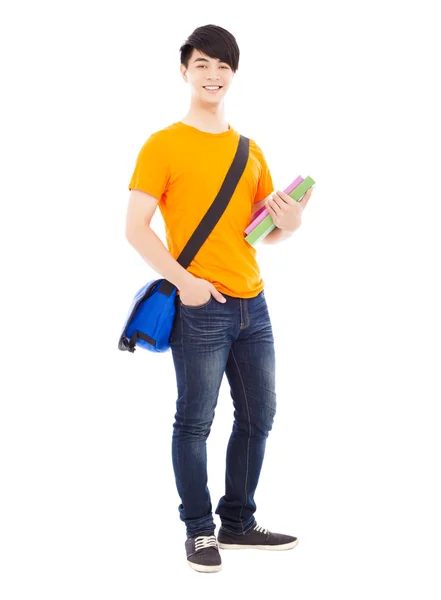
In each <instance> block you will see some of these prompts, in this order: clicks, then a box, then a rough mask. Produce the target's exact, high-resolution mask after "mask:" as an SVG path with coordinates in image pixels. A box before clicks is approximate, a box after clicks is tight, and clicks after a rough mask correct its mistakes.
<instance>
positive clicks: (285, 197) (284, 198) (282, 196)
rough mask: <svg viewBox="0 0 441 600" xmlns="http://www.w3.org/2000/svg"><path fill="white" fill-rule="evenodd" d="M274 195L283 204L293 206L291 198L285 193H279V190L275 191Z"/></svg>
mask: <svg viewBox="0 0 441 600" xmlns="http://www.w3.org/2000/svg"><path fill="white" fill-rule="evenodd" d="M276 194H277V196H278V197H279V198H280V199H281V201H282V202H283V203H284V204H290V205H293V204H294V202H295V200H294V199H293V198H291V196H290V195H289V194H285V192H281V191H280V190H277V192H276Z"/></svg>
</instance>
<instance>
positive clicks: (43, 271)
mask: <svg viewBox="0 0 441 600" xmlns="http://www.w3.org/2000/svg"><path fill="white" fill-rule="evenodd" d="M435 4H436V3H435V2H426V1H420V2H414V3H410V2H398V1H396V2H394V1H391V0H389V1H386V0H382V1H381V2H380V1H371V2H366V3H361V2H349V1H348V2H342V1H339V0H336V1H334V2H324V1H323V2H317V1H313V0H309V1H308V2H306V1H305V2H302V3H297V2H289V3H287V4H286V5H285V3H282V2H280V1H275V0H273V1H271V2H266V3H263V2H252V3H251V2H250V3H246V2H243V3H239V2H222V3H214V2H192V1H191V0H189V1H188V2H182V3H170V2H167V3H166V2H162V3H157V2H149V1H144V2H141V1H137V2H136V1H126V2H124V3H123V2H119V3H118V2H106V3H105V2H98V1H93V0H89V1H88V2H79V1H77V2H44V1H42V2H38V3H30V2H14V3H12V2H7V3H5V4H3V5H2V6H3V8H2V9H1V15H0V23H1V25H0V28H1V31H0V40H1V41H0V44H1V53H2V66H1V70H2V84H3V86H2V87H3V91H2V94H1V100H0V101H1V104H2V108H1V115H0V116H1V136H0V137H1V140H0V143H1V169H0V170H1V213H2V214H1V252H2V292H1V303H2V309H1V332H2V344H1V345H2V350H1V352H2V360H1V372H2V375H1V395H2V398H1V422H0V427H1V431H0V434H1V437H0V444H1V448H0V449H1V455H0V460H1V472H0V482H1V487H2V489H1V495H0V503H1V510H0V519H1V530H0V549H1V554H2V556H1V561H0V562H1V571H2V573H1V576H0V592H1V594H0V595H1V597H2V599H4V600H15V599H26V600H28V599H33V598H45V599H47V600H49V599H52V598H56V599H63V600H68V599H71V598H72V599H75V600H77V599H79V598H82V599H93V600H96V599H98V598H103V599H104V598H105V599H106V600H110V599H124V600H126V599H127V598H130V599H131V600H137V599H141V598H142V599H144V598H164V597H169V596H170V595H171V594H176V596H177V597H183V598H189V599H190V598H191V599H193V598H197V597H199V594H204V593H206V594H207V596H208V597H213V598H222V599H224V598H226V597H236V596H238V597H244V596H245V595H246V596H247V597H255V598H267V597H268V596H270V595H271V596H276V595H277V596H279V595H280V596H281V595H283V597H288V598H290V597H293V598H297V599H298V600H306V599H308V600H309V599H311V600H312V599H314V600H315V599H317V600H318V599H320V600H321V599H323V598H330V597H332V598H334V597H335V598H339V599H342V600H343V599H345V600H346V599H348V600H349V599H350V600H352V599H354V598H357V599H364V598H381V599H383V598H384V599H389V598H397V597H400V598H424V599H425V600H432V599H437V600H439V598H440V595H441V583H440V573H439V569H440V564H441V563H440V559H441V556H440V554H441V552H440V535H441V523H440V509H439V507H440V506H441V496H440V492H439V487H438V485H439V474H440V467H439V459H440V455H441V447H440V435H439V431H440V422H439V417H438V412H437V409H438V408H439V404H440V400H441V393H440V392H441V390H440V334H441V327H440V325H441V323H440V309H439V307H440V303H441V297H440V292H439V283H440V255H441V252H440V250H441V248H440V216H441V211H440V202H441V194H440V187H439V170H440V162H441V161H440V158H441V156H440V133H441V131H440V129H441V128H440V119H439V114H440V113H439V106H440V105H441V98H440V94H439V91H438V90H437V85H438V84H439V56H440V51H441V48H440V42H439V40H440V38H439V22H438V23H437V21H436V19H435V15H434V8H435ZM288 8H289V11H291V12H290V14H288ZM208 23H214V24H217V25H221V26H222V27H225V28H227V29H229V30H230V31H231V32H232V33H233V35H235V37H236V39H237V42H238V44H239V47H240V49H241V59H240V65H239V71H238V73H237V74H236V76H235V80H234V83H233V86H232V88H231V90H230V92H229V94H228V96H227V98H226V117H227V120H228V121H229V122H230V124H231V125H232V126H233V127H234V128H235V129H237V130H238V131H240V132H241V133H243V134H244V135H246V136H248V137H251V138H253V139H254V140H255V141H256V142H257V143H258V144H259V145H260V146H261V147H262V149H263V151H264V153H265V155H266V158H267V161H268V163H269V166H270V169H271V171H272V174H273V179H274V182H275V185H276V186H277V188H278V189H284V188H285V187H286V186H287V185H288V183H290V182H291V181H292V180H293V179H294V178H295V177H296V176H297V175H299V174H300V175H302V176H303V177H306V176H307V175H311V176H312V177H313V178H314V179H315V181H316V182H317V184H316V189H315V192H314V193H313V195H312V198H311V200H310V202H309V204H308V207H307V210H305V213H304V216H303V223H302V226H301V228H300V229H299V230H298V231H297V232H296V233H295V235H294V237H293V238H292V239H291V240H289V241H288V242H284V243H282V244H279V245H275V246H265V245H261V246H259V250H258V258H259V262H260V265H261V269H262V274H263V277H264V280H265V284H266V297H267V301H268V304H269V307H270V312H271V316H272V321H273V328H274V335H275V339H276V345H277V346H276V353H277V370H278V371H277V372H278V375H277V386H278V390H277V391H278V403H279V408H278V414H277V416H276V421H275V424H274V428H273V431H272V432H271V434H270V438H269V439H268V444H267V454H266V460H265V463H264V467H263V470H262V475H261V481H260V484H259V487H258V490H257V493H256V502H257V506H258V509H257V513H256V517H257V520H258V522H259V523H260V524H261V525H263V526H265V527H268V528H269V529H271V530H273V531H279V532H285V533H292V534H294V535H296V536H298V537H299V540H300V543H299V546H298V547H297V548H296V549H295V550H292V551H290V552H258V551H242V552H234V551H230V552H227V551H224V552H223V553H222V556H223V562H224V566H223V571H222V572H221V573H219V574H216V575H208V576H207V575H201V574H198V573H195V572H193V571H192V570H191V569H189V568H188V566H187V564H186V559H185V550H184V541H185V531H184V525H183V524H182V523H181V522H180V521H179V515H178V510H177V507H178V504H179V499H178V497H177V492H176V489H175V484H174V476H173V471H172V465H171V431H172V423H173V417H174V410H175V400H176V382H175V376H174V370H173V364H172V359H171V354H170V353H168V354H166V355H154V354H151V353H147V352H145V351H142V350H138V351H136V352H135V354H133V355H132V354H128V353H121V352H120V351H118V349H117V341H118V338H119V335H120V330H121V327H122V325H123V321H124V319H125V317H126V313H127V310H128V308H129V305H130V303H131V301H132V298H133V296H134V294H135V292H136V291H137V290H138V289H139V288H140V287H141V286H142V285H144V283H145V282H147V281H148V280H150V279H152V278H153V277H155V276H156V274H155V273H154V272H153V271H151V270H150V269H149V268H148V266H147V265H146V263H144V261H143V260H142V259H141V258H140V256H139V255H138V254H137V253H136V252H135V251H134V250H133V248H132V247H131V246H129V244H128V242H127V241H126V239H125V235H124V227H125V211H126V206H127V199H128V189H127V186H128V182H129V180H130V177H131V174H132V171H133V168H134V164H135V160H136V156H137V154H138V151H139V149H140V148H141V146H142V144H143V143H144V141H145V140H146V139H147V137H148V136H149V135H150V134H151V133H152V132H153V131H156V130H158V129H161V128H162V127H165V126H167V125H169V124H171V123H173V122H175V121H177V120H180V119H182V118H183V117H184V116H185V114H186V112H187V109H188V105H189V90H188V88H187V86H186V84H185V83H184V82H183V80H182V78H181V76H180V73H179V47H180V45H181V44H182V43H184V41H185V39H186V38H187V36H188V35H190V34H191V32H192V31H193V30H194V29H195V28H196V27H198V26H201V25H206V24H208ZM437 56H438V58H437ZM158 214H159V213H158ZM153 224H154V227H155V229H156V231H157V232H158V233H159V234H160V235H161V237H162V239H164V235H163V233H164V232H163V227H162V222H161V220H160V218H157V217H156V215H155V220H154V221H153ZM231 424H232V407H231V399H230V397H229V390H228V387H227V383H226V380H225V381H224V383H223V385H222V388H221V393H220V397H219V404H218V409H217V413H216V418H215V421H214V424H213V428H212V433H211V436H210V438H209V442H208V448H209V486H210V490H211V494H212V501H213V505H214V507H215V506H216V504H217V501H218V499H219V497H220V496H221V495H222V494H223V478H224V458H225V448H226V444H227V441H228V436H229V433H230V430H231ZM216 520H217V517H216ZM216 522H217V523H218V521H216ZM154 589H155V590H156V591H153V590H154Z"/></svg>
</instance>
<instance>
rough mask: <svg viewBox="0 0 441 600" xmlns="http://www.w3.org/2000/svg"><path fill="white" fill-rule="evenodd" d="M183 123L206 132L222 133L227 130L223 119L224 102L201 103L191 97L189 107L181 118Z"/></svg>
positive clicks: (226, 124) (226, 123)
mask: <svg viewBox="0 0 441 600" xmlns="http://www.w3.org/2000/svg"><path fill="white" fill-rule="evenodd" d="M182 123H184V124H185V125H191V126H192V127H196V128H197V129H201V130H202V131H205V132H207V133H223V132H224V131H228V122H227V121H226V119H225V111H224V103H223V102H221V103H219V104H208V103H201V102H200V100H198V99H196V98H193V99H192V102H191V104H190V109H189V111H188V113H187V114H186V115H185V117H184V118H183V119H182Z"/></svg>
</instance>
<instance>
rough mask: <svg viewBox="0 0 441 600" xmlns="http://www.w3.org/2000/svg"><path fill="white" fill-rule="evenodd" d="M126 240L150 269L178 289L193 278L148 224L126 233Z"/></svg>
mask: <svg viewBox="0 0 441 600" xmlns="http://www.w3.org/2000/svg"><path fill="white" fill-rule="evenodd" d="M127 240H128V242H129V244H130V245H131V246H133V248H134V249H135V250H136V251H137V252H138V254H139V255H140V256H141V258H143V259H144V260H145V262H146V263H147V264H148V265H149V266H150V267H151V268H152V269H154V270H155V271H156V272H157V273H159V274H160V275H161V276H162V277H164V278H165V279H167V280H168V281H170V283H172V284H173V285H175V286H176V287H177V288H178V290H181V288H182V287H184V286H186V285H188V284H189V283H190V282H191V281H192V280H193V279H194V276H193V275H191V273H189V272H188V271H187V269H184V268H183V267H181V265H180V264H179V263H178V262H177V261H176V260H175V259H174V258H173V256H172V255H171V254H170V252H169V251H168V250H167V248H166V247H165V246H164V244H163V243H162V241H161V240H160V239H159V237H158V236H157V235H156V233H155V232H154V231H153V230H152V229H151V228H150V227H149V226H148V225H145V226H144V227H140V228H139V229H137V230H136V232H134V233H131V234H130V235H127Z"/></svg>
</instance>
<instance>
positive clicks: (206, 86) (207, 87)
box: [204, 85, 220, 90]
mask: <svg viewBox="0 0 441 600" xmlns="http://www.w3.org/2000/svg"><path fill="white" fill-rule="evenodd" d="M204 88H205V89H206V90H218V89H219V88H220V86H219V85H218V86H213V85H210V86H208V85H204Z"/></svg>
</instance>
